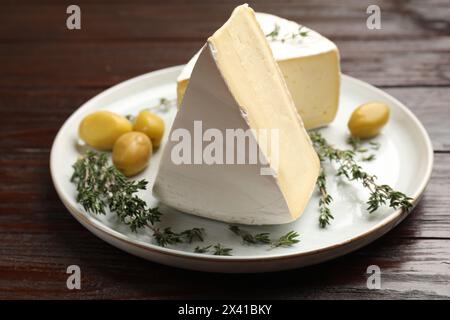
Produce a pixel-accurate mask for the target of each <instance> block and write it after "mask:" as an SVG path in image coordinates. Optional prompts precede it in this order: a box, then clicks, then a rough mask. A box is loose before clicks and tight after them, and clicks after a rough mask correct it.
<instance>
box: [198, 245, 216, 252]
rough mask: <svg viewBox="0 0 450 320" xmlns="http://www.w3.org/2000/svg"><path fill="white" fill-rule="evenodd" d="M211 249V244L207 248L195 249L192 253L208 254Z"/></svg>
mask: <svg viewBox="0 0 450 320" xmlns="http://www.w3.org/2000/svg"><path fill="white" fill-rule="evenodd" d="M211 247H212V244H210V245H209V246H205V247H195V249H194V252H195V253H208V252H209V248H211Z"/></svg>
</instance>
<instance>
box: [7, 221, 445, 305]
mask: <svg viewBox="0 0 450 320" xmlns="http://www.w3.org/2000/svg"><path fill="white" fill-rule="evenodd" d="M50 227H51V226H49V228H50ZM78 229H80V230H71V231H68V230H64V232H61V231H59V232H54V231H53V232H48V233H46V234H40V233H31V232H28V233H27V234H26V235H22V236H20V241H17V240H18V235H16V234H14V233H8V234H2V241H3V245H2V246H1V247H0V253H1V255H0V274H1V275H2V277H0V299H4V298H9V299H17V298H21V299H23V298H41V299H42V298H83V299H89V298H102V299H106V298H114V299H130V298H132V299H142V298H146V299H148V298H178V299H186V298H205V297H208V298H233V299H236V298H245V297H247V298H252V299H258V298H277V299H287V298H313V299H314V298H334V299H336V298H357V299H373V298H391V299H392V298H397V299H398V298H447V299H448V298H449V297H450V289H449V281H450V265H448V263H449V257H450V240H433V239H431V240H420V241H419V240H412V239H390V238H385V239H382V240H379V241H377V242H375V243H374V244H372V245H370V246H368V247H366V248H364V249H361V250H359V251H357V252H356V253H353V254H350V255H348V256H346V257H345V258H340V259H336V260H334V261H331V262H328V263H324V264H321V265H318V266H312V267H308V268H304V269H298V270H293V271H288V272H282V273H271V274H253V275H239V274H238V275H226V274H210V273H199V272H192V271H186V270H181V269H175V268H170V267H165V266H161V265H157V264H154V263H150V262H146V261H144V260H141V259H138V258H135V257H133V256H131V255H129V254H126V253H124V252H121V251H119V250H118V249H115V248H113V247H111V246H109V245H107V244H106V243H104V242H102V241H101V240H99V239H97V238H95V237H94V236H90V235H88V234H85V233H83V232H81V226H78ZM49 230H55V229H49ZM78 231H79V232H78ZM72 264H76V265H78V266H80V268H81V272H82V280H81V281H82V282H81V286H82V290H73V291H69V290H67V288H66V279H67V274H66V273H65V271H66V268H67V266H69V265H72ZM369 265H378V266H379V267H380V268H381V272H382V273H381V290H369V289H367V285H366V283H367V276H368V275H367V274H366V270H367V267H368V266H369ZM243 284H245V285H243ZM217 288H220V290H217Z"/></svg>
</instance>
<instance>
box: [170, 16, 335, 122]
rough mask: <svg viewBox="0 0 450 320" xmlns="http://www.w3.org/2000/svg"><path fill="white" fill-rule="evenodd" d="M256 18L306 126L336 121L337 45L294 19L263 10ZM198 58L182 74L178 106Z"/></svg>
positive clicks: (178, 86)
mask: <svg viewBox="0 0 450 320" xmlns="http://www.w3.org/2000/svg"><path fill="white" fill-rule="evenodd" d="M256 19H257V20H258V22H259V24H260V26H261V28H262V29H263V32H264V34H265V35H267V40H268V41H269V44H270V47H271V49H272V52H273V55H274V57H275V60H276V61H277V62H278V65H279V67H280V69H281V72H282V73H283V76H284V79H285V81H286V84H287V86H288V88H289V91H290V92H291V96H292V98H293V99H294V103H295V105H296V107H297V110H298V112H299V113H300V115H301V117H302V119H303V123H304V124H305V127H306V129H313V128H318V127H322V126H324V125H327V124H329V123H330V122H332V121H333V120H334V118H335V116H336V113H337V109H338V105H339V91H340V64H339V51H338V48H337V47H336V45H335V44H334V43H333V42H331V41H330V40H328V39H327V38H325V37H323V36H322V35H320V34H319V33H318V32H316V31H314V30H311V29H309V28H307V27H304V26H300V25H299V24H298V23H296V22H294V21H289V20H286V19H283V18H280V17H277V16H274V15H270V14H266V13H259V12H258V13H256ZM274 32H275V33H274ZM270 34H272V36H269V35H270ZM293 35H294V36H293ZM197 58H198V53H197V54H196V55H195V56H194V57H193V58H192V59H191V60H190V61H189V63H188V64H187V65H186V66H185V68H184V69H183V71H182V72H181V74H180V76H179V77H178V81H177V100H178V106H180V105H181V101H182V99H183V95H184V92H185V90H186V87H187V85H188V82H189V78H190V76H191V72H192V68H193V67H194V65H195V61H196V59H197Z"/></svg>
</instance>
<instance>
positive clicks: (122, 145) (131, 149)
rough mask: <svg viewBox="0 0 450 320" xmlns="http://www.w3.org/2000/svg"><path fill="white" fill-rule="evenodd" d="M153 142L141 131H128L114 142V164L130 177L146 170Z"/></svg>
mask: <svg viewBox="0 0 450 320" xmlns="http://www.w3.org/2000/svg"><path fill="white" fill-rule="evenodd" d="M152 149H153V147H152V142H151V141H150V139H149V138H148V137H147V136H146V135H145V134H143V133H141V132H128V133H125V134H124V135H122V136H120V138H119V139H117V141H116V143H115V144H114V148H113V152H112V160H113V163H114V166H115V167H116V168H117V169H119V171H120V172H122V173H123V174H124V175H125V176H127V177H130V176H134V175H136V174H138V173H139V172H141V171H142V170H144V169H145V168H146V167H147V165H148V162H149V160H150V158H151V156H152V151H153V150H152Z"/></svg>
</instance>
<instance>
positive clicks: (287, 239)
mask: <svg viewBox="0 0 450 320" xmlns="http://www.w3.org/2000/svg"><path fill="white" fill-rule="evenodd" d="M299 236H300V235H299V234H298V233H297V232H295V231H289V232H288V233H286V234H285V235H282V236H281V237H280V238H278V239H277V240H275V241H272V243H271V245H270V246H271V247H272V248H278V247H291V246H292V245H294V244H296V243H299V242H300V240H299V239H297V238H298V237H299Z"/></svg>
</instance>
